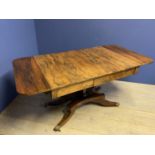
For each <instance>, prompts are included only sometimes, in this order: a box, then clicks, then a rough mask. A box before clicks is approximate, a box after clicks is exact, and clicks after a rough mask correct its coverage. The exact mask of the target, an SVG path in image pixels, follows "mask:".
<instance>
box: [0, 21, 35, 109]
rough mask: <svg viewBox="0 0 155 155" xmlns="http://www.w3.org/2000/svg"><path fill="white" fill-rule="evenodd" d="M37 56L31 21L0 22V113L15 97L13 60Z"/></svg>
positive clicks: (33, 28) (33, 27) (32, 22)
mask: <svg viewBox="0 0 155 155" xmlns="http://www.w3.org/2000/svg"><path fill="white" fill-rule="evenodd" d="M35 54H38V49H37V41H36V33H35V26H34V21H33V20H0V111H2V110H3V109H4V107H6V105H7V104H8V103H9V102H10V101H11V100H12V99H13V98H14V97H15V96H16V95H17V93H16V89H15V82H14V77H13V67H12V61H13V59H16V58H19V57H24V56H30V55H35Z"/></svg>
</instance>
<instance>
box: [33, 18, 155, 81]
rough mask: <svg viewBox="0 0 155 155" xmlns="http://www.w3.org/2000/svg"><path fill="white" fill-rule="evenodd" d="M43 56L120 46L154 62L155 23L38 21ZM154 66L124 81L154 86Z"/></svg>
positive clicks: (146, 67)
mask: <svg viewBox="0 0 155 155" xmlns="http://www.w3.org/2000/svg"><path fill="white" fill-rule="evenodd" d="M35 26H36V33H37V41H38V48H39V53H40V54H45V53H51V52H59V51H64V50H71V49H79V48H85V47H93V46H97V45H104V44H118V45H120V46H123V47H126V48H129V49H131V50H134V51H136V52H138V53H141V54H144V55H146V56H150V57H152V58H153V59H155V20H107V19H104V20H35ZM154 68H155V63H154V64H151V65H146V66H143V67H142V68H141V69H140V72H139V73H138V74H136V75H134V76H130V77H127V78H125V79H123V80H126V81H131V82H138V83H148V84H155V73H154Z"/></svg>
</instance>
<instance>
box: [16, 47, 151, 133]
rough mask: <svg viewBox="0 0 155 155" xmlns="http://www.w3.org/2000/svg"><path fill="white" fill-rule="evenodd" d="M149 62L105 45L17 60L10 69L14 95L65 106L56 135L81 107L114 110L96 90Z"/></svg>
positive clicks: (116, 104) (47, 104)
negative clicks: (41, 95) (39, 97)
mask: <svg viewBox="0 0 155 155" xmlns="http://www.w3.org/2000/svg"><path fill="white" fill-rule="evenodd" d="M152 62H153V60H152V59H151V58H149V57H145V56H143V55H140V54H138V53H135V52H133V51H130V50H128V49H125V48H122V47H119V46H116V45H107V46H97V47H93V48H87V49H80V50H71V51H65V52H59V53H52V54H46V55H38V56H33V57H27V58H20V59H16V60H14V61H13V66H14V75H15V81H16V89H17V92H18V93H20V94H23V95H35V94H38V93H50V94H51V97H52V100H51V103H46V104H45V106H50V105H51V106H56V105H58V104H63V103H66V105H65V109H64V116H63V118H62V119H61V120H60V122H59V123H58V124H57V125H56V126H55V128H54V131H60V128H61V127H62V126H63V125H64V124H65V123H66V122H67V121H68V120H69V119H70V118H71V116H72V115H73V114H74V112H75V110H76V109H77V108H78V107H80V106H82V105H86V104H90V103H91V104H96V105H100V106H105V107H110V106H118V105H119V103H117V102H112V101H108V100H106V99H105V95H104V94H103V93H99V92H98V89H99V86H100V85H102V84H104V83H106V82H109V81H112V80H115V79H119V78H123V77H127V76H129V75H133V74H135V73H137V71H138V69H139V67H140V66H142V65H145V64H149V63H152Z"/></svg>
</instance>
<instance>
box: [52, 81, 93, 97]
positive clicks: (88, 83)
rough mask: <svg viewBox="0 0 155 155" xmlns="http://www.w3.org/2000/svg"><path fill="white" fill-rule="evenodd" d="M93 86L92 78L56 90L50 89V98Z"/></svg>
mask: <svg viewBox="0 0 155 155" xmlns="http://www.w3.org/2000/svg"><path fill="white" fill-rule="evenodd" d="M90 87H93V80H89V81H85V82H81V83H78V84H74V85H70V86H67V87H64V88H61V89H58V90H54V91H52V98H58V97H61V96H64V95H67V94H70V93H74V92H76V91H80V90H84V89H87V88H90Z"/></svg>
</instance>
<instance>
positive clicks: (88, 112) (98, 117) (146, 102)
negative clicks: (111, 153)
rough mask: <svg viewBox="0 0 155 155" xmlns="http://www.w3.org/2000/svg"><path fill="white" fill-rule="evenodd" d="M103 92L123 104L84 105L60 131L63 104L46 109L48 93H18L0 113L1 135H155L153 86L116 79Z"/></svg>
mask: <svg viewBox="0 0 155 155" xmlns="http://www.w3.org/2000/svg"><path fill="white" fill-rule="evenodd" d="M101 91H102V92H104V93H105V94H106V98H107V99H109V100H112V101H117V102H119V103H120V106H119V107H99V106H96V105H86V106H83V107H81V108H79V109H78V110H77V111H76V113H75V114H74V115H73V117H72V118H71V120H70V121H69V122H68V123H67V124H66V125H65V126H64V127H63V128H62V131H61V132H54V131H53V130H52V129H53V127H54V126H55V125H56V124H57V122H58V121H59V120H60V119H61V117H62V109H63V106H62V105H61V106H58V107H54V108H51V107H48V108H45V107H44V103H45V102H48V101H50V96H49V95H47V94H39V95H36V96H31V97H28V96H22V95H19V96H17V97H16V99H15V100H14V101H13V102H12V103H10V105H9V106H8V107H7V108H6V110H5V111H3V112H2V113H1V114H0V134H50V135H51V134H54V135H61V134H155V86H154V85H145V84H137V83H131V82H123V81H113V82H111V83H108V84H106V85H103V87H102V90H101Z"/></svg>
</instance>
